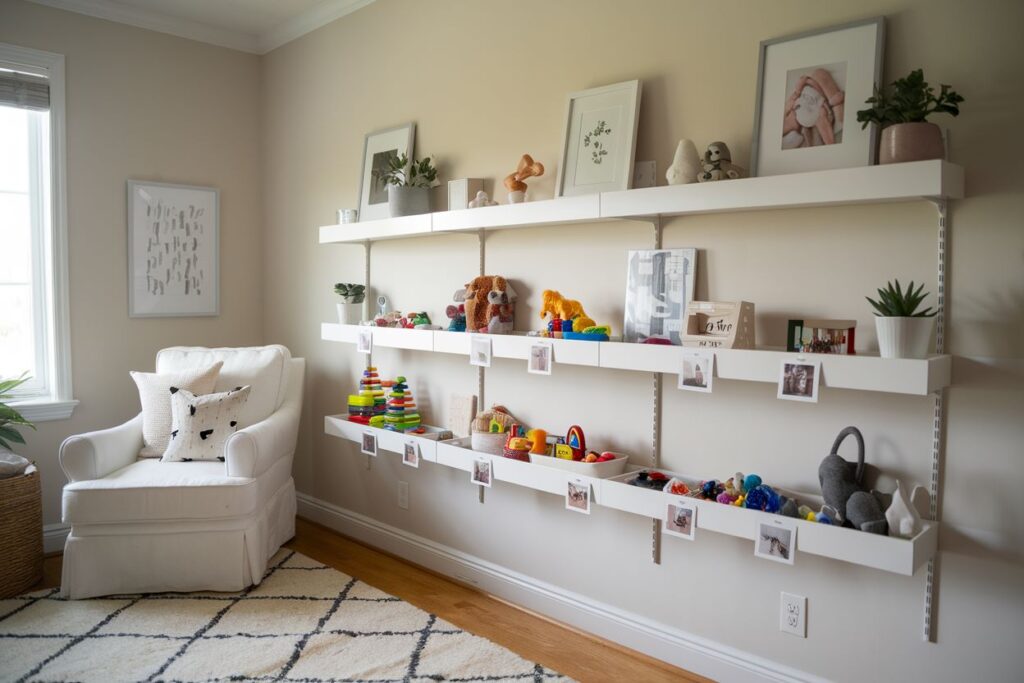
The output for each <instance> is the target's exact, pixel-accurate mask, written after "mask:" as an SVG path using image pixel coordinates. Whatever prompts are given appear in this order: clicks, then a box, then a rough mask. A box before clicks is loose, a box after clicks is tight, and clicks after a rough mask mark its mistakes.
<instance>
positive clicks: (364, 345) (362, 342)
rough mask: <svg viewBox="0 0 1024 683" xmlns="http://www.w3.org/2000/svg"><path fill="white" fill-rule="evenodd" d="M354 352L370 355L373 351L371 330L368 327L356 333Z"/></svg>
mask: <svg viewBox="0 0 1024 683" xmlns="http://www.w3.org/2000/svg"><path fill="white" fill-rule="evenodd" d="M356 351H358V352H359V353H370V352H372V351H373V330H371V329H370V328H369V327H367V328H360V329H359V331H358V332H357V333H356Z"/></svg>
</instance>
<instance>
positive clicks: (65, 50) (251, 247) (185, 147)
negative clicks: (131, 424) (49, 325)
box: [0, 0, 263, 524]
mask: <svg viewBox="0 0 1024 683" xmlns="http://www.w3.org/2000/svg"><path fill="white" fill-rule="evenodd" d="M0 42H5V43H11V44H14V45H20V46H23V47H30V48H35V49H40V50H48V51H51V52H58V53H60V54H63V55H65V57H66V70H67V86H66V88H67V90H66V92H67V179H68V196H67V202H68V204H67V209H68V235H69V246H70V259H69V260H70V271H71V272H70V276H71V279H70V282H71V287H70V288H71V351H72V364H73V373H74V376H73V381H74V395H75V398H77V399H78V400H80V401H81V403H80V404H79V406H78V408H77V409H76V410H75V412H74V415H73V416H72V418H71V419H70V420H60V421H56V422H45V423H41V424H40V425H39V430H38V431H37V432H28V433H27V434H26V438H27V441H28V444H27V447H26V448H25V449H23V452H24V453H25V454H26V455H27V456H28V457H30V458H32V459H33V460H35V461H36V463H37V464H38V465H39V468H40V472H41V474H42V481H43V490H44V496H43V498H44V518H45V523H46V524H55V523H58V522H59V521H60V489H61V486H63V484H64V475H63V473H62V472H61V471H60V467H59V465H58V463H57V449H58V447H59V446H60V443H61V441H62V440H63V439H64V438H65V437H67V436H70V435H71V434H77V433H81V432H84V431H89V430H92V429H99V428H103V427H110V426H113V425H115V424H119V423H121V422H123V421H124V420H126V419H128V418H130V417H131V416H133V415H134V414H135V413H136V412H137V411H138V409H139V400H138V393H137V392H136V390H135V385H134V383H133V382H132V380H131V378H130V377H129V376H128V371H129V370H149V371H152V369H153V362H154V358H155V355H156V352H157V350H158V349H160V348H162V347H165V346H171V345H174V344H200V345H211V346H213V345H226V346H238V345H246V344H258V343H260V342H262V340H263V327H262V326H263V310H262V307H261V303H262V296H263V278H262V274H261V263H262V258H263V250H262V239H261V224H262V207H261V205H260V182H261V178H260V172H259V167H260V137H259V93H260V62H259V58H258V57H256V56H253V55H245V54H242V53H239V52H235V51H232V50H227V49H223V48H218V47H212V46H209V45H204V44H202V43H196V42H193V41H189V40H183V39H181V38H175V37H172V36H167V35H163V34H160V33H153V32H152V31H144V30H141V29H136V28H130V27H128V26H123V25H121V24H114V23H111V22H107V21H101V20H98V19H92V18H89V17H85V16H82V15H79V14H72V13H70V12H62V11H58V10H53V9H50V8H47V7H42V6H40V5H35V4H30V3H27V2H21V1H20V0H4V1H3V2H0ZM129 178H135V179H145V180H155V181H163V182H172V183H186V184H191V185H207V186H212V187H216V188H219V189H220V199H221V209H220V211H221V213H220V218H221V220H220V230H221V233H220V239H221V260H220V287H221V293H220V296H221V300H220V307H221V315H220V316H218V317H216V318H165V319H129V317H128V293H127V280H128V278H127V267H128V266H127V252H128V247H127V241H126V240H127V228H126V227H125V226H126V223H125V203H126V202H125V181H126V180H127V179H129Z"/></svg>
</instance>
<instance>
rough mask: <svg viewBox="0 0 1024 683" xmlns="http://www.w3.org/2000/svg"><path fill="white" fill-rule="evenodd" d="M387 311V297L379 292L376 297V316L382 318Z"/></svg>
mask: <svg viewBox="0 0 1024 683" xmlns="http://www.w3.org/2000/svg"><path fill="white" fill-rule="evenodd" d="M387 312H388V298H387V297H386V296H384V295H383V294H381V295H380V296H378V297H377V317H378V318H383V317H384V316H385V315H387Z"/></svg>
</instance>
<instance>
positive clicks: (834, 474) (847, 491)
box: [818, 427, 889, 535]
mask: <svg viewBox="0 0 1024 683" xmlns="http://www.w3.org/2000/svg"><path fill="white" fill-rule="evenodd" d="M850 435H853V437H854V439H856V441H857V462H856V463H852V462H848V461H846V460H844V459H843V458H841V457H840V456H839V446H840V445H841V444H842V443H843V439H845V438H846V437H847V436H850ZM864 470H865V464H864V436H863V435H862V434H861V433H860V430H859V429H857V428H856V427H847V428H845V429H843V431H841V432H839V435H838V436H837V437H836V440H835V442H833V444H832V452H831V453H829V454H828V455H826V456H825V459H824V460H822V461H821V465H820V466H819V467H818V482H819V483H820V484H821V496H822V498H824V500H825V505H828V506H829V507H832V508H834V509H835V510H836V513H837V518H836V521H837V522H839V523H841V524H842V523H849V525H850V526H852V527H853V528H855V529H860V530H861V531H867V532H870V533H873V534H883V535H884V534H886V533H888V531H889V528H888V524H887V523H886V519H885V513H884V512H882V507H881V505H879V503H878V500H877V499H876V498H875V497H874V496H873V495H871V493H869V492H868V491H867V489H865V488H864V485H863V481H864Z"/></svg>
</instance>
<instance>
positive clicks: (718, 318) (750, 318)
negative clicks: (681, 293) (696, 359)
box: [680, 301, 754, 349]
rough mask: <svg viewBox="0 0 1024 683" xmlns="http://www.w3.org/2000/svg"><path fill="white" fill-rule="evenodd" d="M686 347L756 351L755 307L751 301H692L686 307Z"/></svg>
mask: <svg viewBox="0 0 1024 683" xmlns="http://www.w3.org/2000/svg"><path fill="white" fill-rule="evenodd" d="M680 339H681V341H682V344H683V346H696V347H701V348H708V349H752V348H754V304H752V303H750V302H749V301H691V302H690V304H689V305H688V306H687V307H686V318H685V321H684V324H683V333H682V335H681V337H680Z"/></svg>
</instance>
